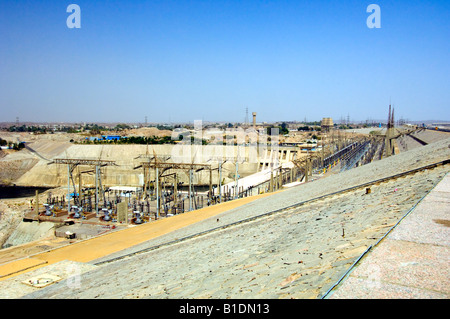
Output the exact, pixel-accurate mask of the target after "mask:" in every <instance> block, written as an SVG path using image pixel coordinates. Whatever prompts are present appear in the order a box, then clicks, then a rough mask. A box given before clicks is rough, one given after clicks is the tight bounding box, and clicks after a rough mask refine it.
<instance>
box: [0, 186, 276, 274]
mask: <svg viewBox="0 0 450 319" xmlns="http://www.w3.org/2000/svg"><path fill="white" fill-rule="evenodd" d="M271 194H274V193H266V194H261V195H256V196H251V197H245V198H240V199H237V200H233V201H229V202H225V203H221V204H218V205H214V206H209V207H205V208H202V209H199V210H195V211H191V212H187V213H184V214H180V215H175V216H173V217H169V218H164V219H160V220H157V221H154V222H150V223H146V224H143V225H140V226H136V227H130V228H127V229H124V230H120V231H117V232H113V233H109V234H105V235H103V236H99V237H94V238H91V239H88V240H85V241H82V242H78V243H74V244H71V245H67V246H64V247H60V248H56V249H54V250H51V251H48V252H44V253H40V254H36V255H34V256H33V258H27V259H23V260H28V259H30V260H31V259H32V260H39V261H40V262H41V264H40V263H36V265H35V266H32V265H31V264H30V265H29V266H26V265H25V266H26V268H24V267H25V266H24V265H22V263H19V262H18V261H17V262H14V261H13V262H10V263H7V264H3V265H0V274H12V275H4V276H3V277H1V276H0V281H1V280H3V279H6V278H8V277H11V276H15V275H17V274H19V273H23V272H26V271H29V270H31V269H36V268H39V267H42V266H44V265H50V264H53V263H56V262H59V261H63V260H71V261H76V262H89V261H92V260H95V259H98V258H100V257H103V256H107V255H109V254H112V253H115V252H118V251H121V250H123V249H126V248H129V247H132V246H134V245H137V244H140V243H143V242H145V241H148V240H150V239H153V238H156V237H158V236H161V235H164V234H167V233H169V232H172V231H174V230H177V229H180V228H183V227H186V226H189V225H192V224H194V223H197V222H199V221H202V220H204V219H207V218H209V217H213V216H215V215H218V214H220V213H222V212H225V211H228V210H230V209H233V208H236V207H239V206H241V205H244V204H246V203H249V202H252V201H254V200H256V199H258V198H261V197H265V196H268V195H271Z"/></svg>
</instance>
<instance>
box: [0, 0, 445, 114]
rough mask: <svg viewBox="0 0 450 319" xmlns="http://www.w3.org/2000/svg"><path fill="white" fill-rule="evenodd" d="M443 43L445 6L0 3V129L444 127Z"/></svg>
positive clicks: (437, 3) (432, 3) (77, 0)
mask: <svg viewBox="0 0 450 319" xmlns="http://www.w3.org/2000/svg"><path fill="white" fill-rule="evenodd" d="M71 3H75V4H78V5H79V6H80V8H81V28H80V29H69V28H68V27H67V25H66V19H67V17H68V16H69V15H70V13H67V12H66V8H67V6H68V5H69V4H71ZM371 3H375V4H378V5H379V6H380V8H381V28H379V29H369V28H368V27H367V25H366V19H367V17H368V16H369V15H370V13H367V12H366V8H367V6H368V5H369V4H371ZM449 39H450V1H415V0H410V1H400V0H397V1H381V0H380V1H378V0H371V1H356V0H354V1H337V0H335V1H334V0H330V1H320V0H318V1H301V0H297V1H269V0H265V1H250V0H248V1H231V0H228V1H220V0H214V1H194V0H192V1H167V0H160V1H138V0H136V1H81V0H70V1H61V0H59V1H57V0H54V1H37V0H35V1H20V0H18V1H9V0H2V1H1V2H0V109H1V117H0V121H15V119H16V117H19V119H20V120H21V121H67V122H99V121H102V122H144V118H145V116H147V117H148V121H149V122H169V121H171V122H181V121H183V122H189V121H190V122H192V121H194V120H199V119H203V120H204V121H232V122H236V121H243V120H244V118H245V108H247V107H248V110H249V113H250V114H251V112H257V113H258V120H260V121H268V122H271V121H289V120H297V121H303V120H304V119H305V118H306V119H307V120H320V119H321V118H322V117H333V119H334V120H335V121H339V119H340V118H342V117H345V118H346V117H347V116H350V119H352V120H361V121H364V120H366V119H387V110H388V105H389V101H390V100H391V101H392V104H393V105H394V107H395V110H396V111H395V112H396V117H397V119H398V118H400V117H402V118H404V119H410V120H450V111H449V110H450V89H449V83H450V67H449V54H450V44H449V43H450V41H449Z"/></svg>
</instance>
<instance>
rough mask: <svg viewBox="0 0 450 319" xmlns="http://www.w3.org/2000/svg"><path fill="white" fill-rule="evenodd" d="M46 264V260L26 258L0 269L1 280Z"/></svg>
mask: <svg viewBox="0 0 450 319" xmlns="http://www.w3.org/2000/svg"><path fill="white" fill-rule="evenodd" d="M44 264H47V262H46V261H45V260H42V259H36V258H24V259H19V260H15V261H12V262H10V263H8V264H5V265H3V266H2V267H0V278H1V279H3V278H4V277H7V276H10V275H13V274H16V273H18V272H23V271H25V270H27V269H31V268H34V267H36V266H40V265H44Z"/></svg>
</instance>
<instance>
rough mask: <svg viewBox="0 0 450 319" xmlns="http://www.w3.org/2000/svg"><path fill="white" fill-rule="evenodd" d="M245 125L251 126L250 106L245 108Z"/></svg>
mask: <svg viewBox="0 0 450 319" xmlns="http://www.w3.org/2000/svg"><path fill="white" fill-rule="evenodd" d="M244 125H245V127H248V126H249V123H248V107H246V108H245V122H244Z"/></svg>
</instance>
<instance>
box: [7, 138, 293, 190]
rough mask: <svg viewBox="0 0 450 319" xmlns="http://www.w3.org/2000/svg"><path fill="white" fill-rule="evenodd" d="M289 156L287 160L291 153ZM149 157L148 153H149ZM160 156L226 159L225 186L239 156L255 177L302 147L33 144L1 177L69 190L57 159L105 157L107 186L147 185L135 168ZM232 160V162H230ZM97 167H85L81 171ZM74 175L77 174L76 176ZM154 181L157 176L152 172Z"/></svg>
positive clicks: (201, 175) (89, 182)
mask: <svg viewBox="0 0 450 319" xmlns="http://www.w3.org/2000/svg"><path fill="white" fill-rule="evenodd" d="M287 153H289V155H288V156H286V154H287ZM146 154H147V155H146ZM153 154H156V155H157V156H158V157H161V158H165V159H166V161H167V162H183V163H199V164H208V165H209V164H211V165H212V167H213V168H215V167H217V165H218V164H217V158H224V161H225V160H226V159H228V161H226V162H225V163H224V164H223V171H222V178H224V179H225V183H228V182H231V181H234V175H235V160H234V158H235V157H236V155H237V154H239V158H240V160H239V175H240V176H241V177H245V176H248V175H251V174H253V173H256V172H257V171H258V169H260V167H261V165H262V164H265V165H267V163H268V162H269V161H270V158H271V159H273V158H274V156H278V158H279V160H280V162H281V163H287V162H289V161H290V160H292V159H293V158H296V156H297V149H295V150H294V149H293V150H292V153H291V151H286V150H280V151H279V154H278V155H273V154H270V150H267V149H258V148H257V147H239V148H238V147H237V146H216V145H206V146H196V145H193V146H192V147H191V146H188V147H185V146H181V145H81V144H71V143H67V142H55V141H45V140H42V141H38V142H33V143H29V144H28V145H27V148H26V149H24V150H22V151H20V152H16V153H13V154H10V155H8V156H6V157H4V158H2V159H1V160H0V168H2V170H1V171H2V174H3V176H2V178H3V179H4V180H6V181H8V182H9V183H13V184H16V185H19V186H49V187H58V186H67V165H58V164H49V163H51V161H52V160H54V159H56V158H62V159H67V158H76V159H80V158H81V159H102V160H111V161H115V164H116V165H114V166H108V167H104V168H102V169H101V172H102V181H103V183H104V185H105V186H115V185H117V186H134V187H136V186H142V184H143V180H144V179H143V169H142V168H141V169H135V168H136V167H137V166H139V164H140V163H141V162H145V161H148V157H152V156H153ZM146 156H147V157H146ZM230 158H233V159H230ZM89 169H92V167H89V166H83V167H82V170H83V171H86V170H89ZM74 173H75V175H76V174H77V171H75V172H74ZM179 175H180V181H181V182H188V180H189V174H188V172H186V173H185V174H179ZM150 178H152V179H153V178H154V172H152V171H151V172H150ZM94 179H95V178H94V174H85V175H83V185H84V186H91V187H92V186H94V184H95V182H94ZM194 179H195V180H194V183H195V184H203V185H207V184H208V183H209V172H208V171H206V170H205V171H202V172H197V173H195V175H194ZM217 182H218V176H217V173H215V174H213V183H214V184H217Z"/></svg>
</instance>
